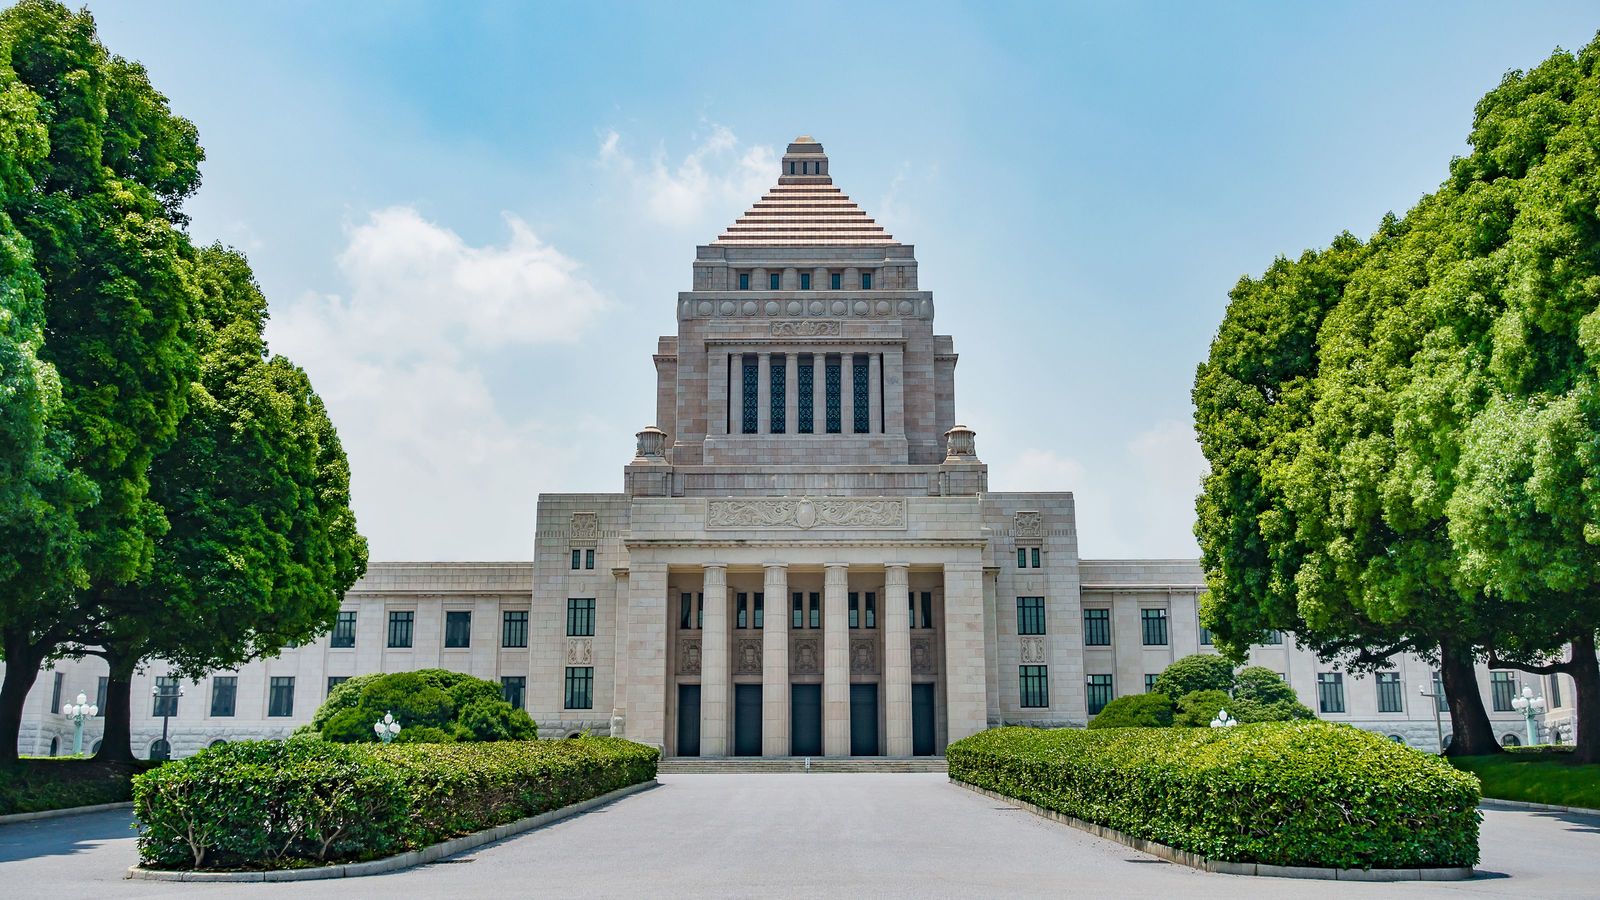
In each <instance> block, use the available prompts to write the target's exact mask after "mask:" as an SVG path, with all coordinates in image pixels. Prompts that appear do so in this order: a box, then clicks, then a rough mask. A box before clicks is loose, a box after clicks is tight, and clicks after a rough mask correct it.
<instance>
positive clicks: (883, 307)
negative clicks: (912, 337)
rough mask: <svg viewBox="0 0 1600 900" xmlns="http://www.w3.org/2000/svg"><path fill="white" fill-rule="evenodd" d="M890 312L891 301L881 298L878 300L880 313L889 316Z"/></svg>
mask: <svg viewBox="0 0 1600 900" xmlns="http://www.w3.org/2000/svg"><path fill="white" fill-rule="evenodd" d="M888 314H889V301H887V300H879V301H878V315H880V316H887V315H888Z"/></svg>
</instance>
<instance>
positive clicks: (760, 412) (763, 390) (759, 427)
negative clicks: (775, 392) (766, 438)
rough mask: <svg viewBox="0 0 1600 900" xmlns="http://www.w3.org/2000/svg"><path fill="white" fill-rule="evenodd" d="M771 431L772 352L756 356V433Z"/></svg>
mask: <svg viewBox="0 0 1600 900" xmlns="http://www.w3.org/2000/svg"><path fill="white" fill-rule="evenodd" d="M771 432H772V354H770V353H762V354H759V355H757V356H756V434H770V433H771Z"/></svg>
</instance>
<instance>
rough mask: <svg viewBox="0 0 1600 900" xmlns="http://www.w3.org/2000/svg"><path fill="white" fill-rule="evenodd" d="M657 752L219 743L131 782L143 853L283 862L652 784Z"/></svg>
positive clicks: (406, 841)
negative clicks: (629, 787) (643, 784)
mask: <svg viewBox="0 0 1600 900" xmlns="http://www.w3.org/2000/svg"><path fill="white" fill-rule="evenodd" d="M659 755H660V754H659V752H658V751H657V750H655V749H654V748H651V747H646V746H644V745H642V744H635V743H632V742H629V741H624V740H619V739H613V738H580V739H576V740H565V741H502V742H495V743H481V744H394V745H391V746H387V747H385V746H381V745H377V744H369V745H359V744H336V743H332V742H328V741H322V740H317V739H291V740H289V741H241V742H236V743H230V744H224V745H222V746H219V747H214V748H211V749H207V750H204V751H202V752H200V753H199V754H196V755H195V756H192V757H190V758H188V759H184V760H179V761H176V762H171V763H168V764H166V765H164V766H162V767H161V768H159V769H156V770H154V771H152V772H148V773H146V774H144V775H140V776H138V777H137V778H135V779H134V784H133V799H134V809H135V812H136V815H137V818H138V820H139V860H140V864H141V865H144V866H147V867H150V868H158V869H281V868H294V867H299V866H308V865H325V864H332V863H339V862H351V861H358V860H365V859H374V858H377V857H382V856H389V855H392V854H395V853H400V852H404V851H406V850H413V849H417V848H420V847H425V846H427V845H429V844H433V843H437V842H439V841H442V840H447V839H449V838H451V837H456V836H458V835H462V834H468V833H470V832H474V831H479V830H482V829H485V828H491V827H494V826H496V825H504V824H506V823H508V822H514V821H516V820H517V819H521V818H524V817H527V816H533V815H538V814H539V813H543V812H548V811H550V810H553V809H559V808H560V807H563V806H568V805H571V804H573V803H578V802H581V801H584V800H588V799H590V798H593V797H598V796H600V795H602V794H606V793H609V792H611V791H614V790H616V789H618V788H622V787H626V786H628V785H632V784H638V783H640V782H645V781H650V780H652V779H653V778H655V776H656V763H657V761H658V758H659Z"/></svg>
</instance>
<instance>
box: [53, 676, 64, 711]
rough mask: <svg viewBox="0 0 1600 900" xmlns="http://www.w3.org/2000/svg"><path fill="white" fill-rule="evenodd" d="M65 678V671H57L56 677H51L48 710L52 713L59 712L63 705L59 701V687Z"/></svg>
mask: <svg viewBox="0 0 1600 900" xmlns="http://www.w3.org/2000/svg"><path fill="white" fill-rule="evenodd" d="M66 680H67V674H66V673H65V672H57V673H56V677H55V678H53V679H51V681H52V683H53V686H52V687H51V689H50V711H51V712H53V713H58V712H61V707H62V706H64V705H65V704H63V703H62V702H61V688H62V685H64V684H65V683H66Z"/></svg>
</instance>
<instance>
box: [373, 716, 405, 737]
mask: <svg viewBox="0 0 1600 900" xmlns="http://www.w3.org/2000/svg"><path fill="white" fill-rule="evenodd" d="M372 730H373V731H375V732H377V733H378V740H380V741H383V742H384V743H385V744H387V743H389V742H390V741H392V740H394V737H395V735H397V734H399V733H400V723H399V722H396V721H395V719H394V714H393V713H389V712H385V713H384V714H383V718H381V719H379V720H378V721H376V722H374V723H372Z"/></svg>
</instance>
